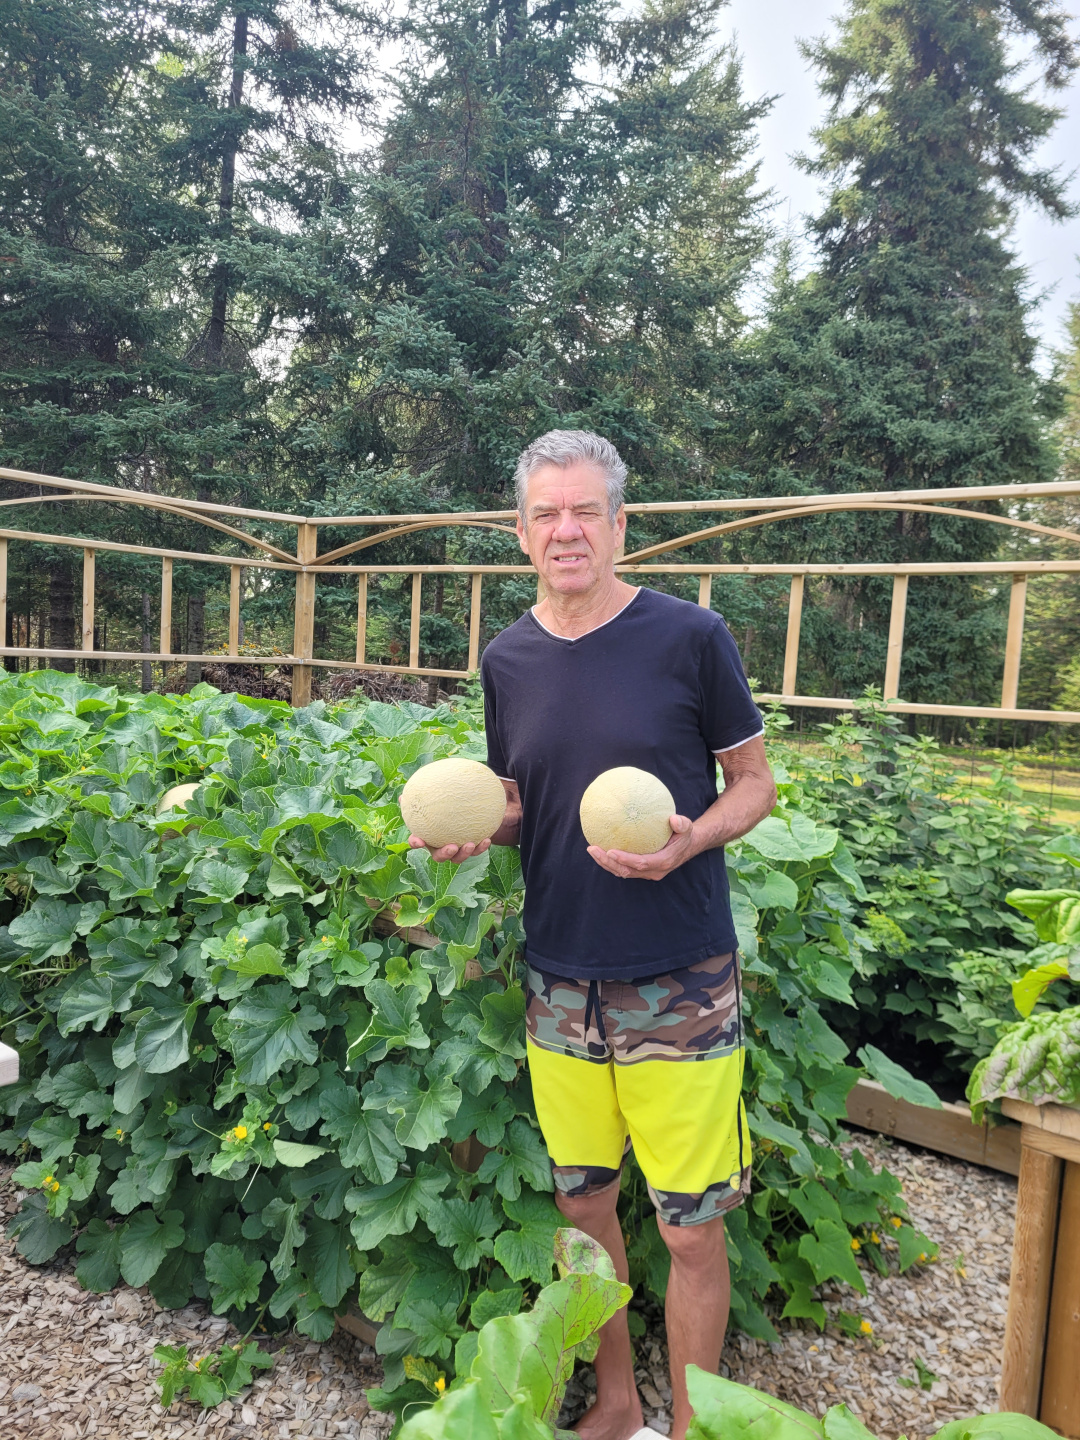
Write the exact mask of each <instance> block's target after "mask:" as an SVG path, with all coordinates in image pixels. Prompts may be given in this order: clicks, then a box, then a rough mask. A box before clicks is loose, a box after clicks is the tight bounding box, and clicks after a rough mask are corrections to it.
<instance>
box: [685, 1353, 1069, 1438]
mask: <svg viewBox="0 0 1080 1440" xmlns="http://www.w3.org/2000/svg"><path fill="white" fill-rule="evenodd" d="M917 1363H920V1362H917ZM921 1368H922V1370H926V1367H925V1366H922V1367H921ZM926 1373H927V1375H929V1374H930V1373H931V1372H930V1371H929V1370H926ZM920 1375H921V1370H920ZM686 1381H687V1388H688V1389H689V1392H690V1404H691V1405H692V1406H693V1409H694V1418H693V1419H692V1420H691V1421H690V1429H689V1430H688V1431H687V1437H688V1440H743V1437H749V1436H754V1437H756V1440H762V1437H764V1440H873V1435H872V1433H871V1432H870V1431H869V1430H868V1429H867V1428H866V1426H865V1425H864V1424H863V1423H862V1421H861V1420H859V1419H857V1418H856V1416H855V1415H853V1414H852V1412H851V1411H850V1410H849V1409H848V1407H847V1406H846V1405H832V1406H830V1407H829V1409H828V1410H826V1411H825V1414H824V1415H823V1416H822V1418H821V1419H820V1420H818V1419H816V1418H815V1416H813V1415H810V1414H809V1413H808V1412H807V1411H805V1410H799V1409H797V1408H796V1407H795V1406H794V1405H788V1404H786V1403H785V1402H784V1401H783V1400H777V1399H775V1398H774V1397H773V1396H772V1395H766V1394H765V1393H764V1392H763V1391H761V1390H753V1389H751V1388H750V1386H749V1385H738V1384H736V1383H735V1381H734V1380H724V1379H723V1378H722V1377H721V1376H719V1375H709V1374H706V1372H705V1371H704V1370H699V1369H698V1367H697V1366H696V1365H688V1366H687V1367H686ZM1053 1434H1054V1432H1053V1431H1052V1430H1050V1429H1048V1428H1047V1427H1046V1426H1045V1425H1040V1423H1039V1422H1038V1420H1032V1419H1031V1418H1030V1417H1029V1416H1027V1415H1015V1414H1011V1413H1008V1412H1006V1413H1004V1414H999V1413H997V1412H995V1413H993V1414H990V1415H976V1416H973V1417H972V1419H970V1420H951V1421H950V1422H949V1424H948V1425H943V1426H942V1427H941V1429H940V1430H938V1431H936V1432H935V1433H934V1435H932V1436H931V1437H930V1440H980V1437H984V1436H985V1437H986V1440H1051V1437H1052V1436H1053Z"/></svg>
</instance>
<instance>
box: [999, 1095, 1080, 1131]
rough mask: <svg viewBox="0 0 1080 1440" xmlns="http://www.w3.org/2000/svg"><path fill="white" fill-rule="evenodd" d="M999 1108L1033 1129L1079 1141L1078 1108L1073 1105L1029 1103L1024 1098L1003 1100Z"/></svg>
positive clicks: (1079, 1114)
mask: <svg viewBox="0 0 1080 1440" xmlns="http://www.w3.org/2000/svg"><path fill="white" fill-rule="evenodd" d="M1001 1108H1002V1110H1003V1111H1004V1112H1005V1114H1006V1115H1009V1116H1011V1117H1012V1119H1013V1120H1019V1121H1020V1123H1021V1124H1023V1125H1030V1126H1031V1127H1032V1129H1034V1130H1045V1131H1046V1132H1047V1134H1048V1135H1064V1136H1066V1137H1067V1138H1068V1139H1070V1140H1078V1141H1080V1108H1077V1107H1076V1106H1075V1105H1054V1104H1052V1103H1051V1104H1049V1105H1029V1104H1028V1102H1027V1101H1026V1100H1003V1101H1002V1102H1001Z"/></svg>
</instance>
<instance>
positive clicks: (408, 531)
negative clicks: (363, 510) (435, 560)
mask: <svg viewBox="0 0 1080 1440" xmlns="http://www.w3.org/2000/svg"><path fill="white" fill-rule="evenodd" d="M454 525H468V526H469V527H470V528H472V529H475V530H501V531H502V532H503V534H505V535H512V536H514V538H515V539H516V538H517V531H516V530H515V529H513V528H512V526H510V525H496V524H495V523H494V521H491V520H473V519H471V518H469V519H462V520H447V519H446V518H445V516H440V517H439V518H438V519H437V520H433V521H431V522H428V521H426V520H425V521H420V520H417V521H415V522H414V523H412V524H409V525H399V526H398V527H397V529H396V530H382V531H380V532H379V534H378V535H367V536H365V537H364V539H363V540H354V541H353V543H352V544H351V545H341V546H339V548H338V549H337V550H331V551H329V552H328V553H327V554H325V555H319V556H317V557H316V560H315V563H316V564H317V565H329V564H330V562H331V561H332V560H340V559H341V557H342V556H343V555H352V554H354V553H355V552H356V551H357V550H367V549H369V548H370V547H371V546H372V545H381V544H382V542H383V541H384V540H397V539H398V538H399V536H401V535H416V534H418V533H419V532H420V531H422V530H440V529H442V528H444V527H445V528H447V529H449V528H450V527H451V526H454Z"/></svg>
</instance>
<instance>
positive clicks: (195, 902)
mask: <svg viewBox="0 0 1080 1440" xmlns="http://www.w3.org/2000/svg"><path fill="white" fill-rule="evenodd" d="M477 718H478V717H477V716H476V712H475V707H470V708H469V709H467V710H465V711H464V712H463V713H459V712H455V711H452V710H450V709H449V708H447V707H439V708H438V709H435V710H429V709H425V708H423V707H420V706H409V705H402V706H389V705H380V704H374V703H372V704H366V705H357V704H346V705H343V706H339V707H336V708H328V707H326V706H325V705H323V704H315V705H312V706H309V707H308V708H307V709H305V710H299V711H294V710H292V709H291V708H290V707H289V706H287V705H284V704H281V703H278V702H275V701H267V700H251V699H244V698H242V697H238V696H227V695H220V694H218V693H217V692H216V691H213V690H212V689H211V688H210V687H200V688H197V689H196V690H195V691H193V692H192V693H191V694H190V695H186V696H157V695H148V696H145V697H135V696H130V697H123V696H120V695H119V694H118V693H117V692H116V690H114V689H109V688H102V687H98V686H95V685H91V684H87V683H85V682H83V681H81V680H79V679H77V678H76V677H74V676H72V675H59V674H56V673H54V672H48V671H44V672H42V671H39V672H32V673H30V674H27V675H22V676H9V677H6V678H3V679H2V680H0V737H2V739H3V745H4V751H3V757H2V758H0V869H2V871H3V874H4V877H5V886H4V889H3V891H2V892H0V1033H2V1034H3V1038H4V1040H5V1041H6V1042H7V1043H9V1044H14V1045H16V1046H17V1048H18V1049H19V1051H20V1057H21V1062H22V1075H21V1079H20V1081H19V1083H18V1084H17V1085H15V1086H12V1087H9V1088H7V1089H5V1090H3V1091H0V1126H2V1128H0V1150H3V1151H4V1152H6V1153H9V1154H12V1155H14V1156H15V1157H16V1159H17V1160H18V1161H19V1167H18V1170H17V1175H18V1179H19V1183H20V1184H22V1185H23V1186H24V1187H26V1188H27V1189H28V1190H29V1192H30V1193H29V1195H28V1197H27V1199H26V1200H25V1202H24V1203H23V1206H22V1209H21V1211H20V1213H19V1214H18V1215H17V1216H16V1217H15V1218H14V1220H13V1222H12V1224H11V1227H10V1231H11V1234H12V1235H13V1236H14V1238H15V1240H16V1243H17V1245H18V1247H19V1250H20V1252H21V1253H22V1254H23V1255H24V1256H25V1257H26V1258H27V1259H28V1260H30V1261H32V1262H34V1263H43V1262H45V1261H47V1260H49V1259H50V1258H52V1256H54V1255H55V1254H56V1253H57V1252H58V1250H60V1249H61V1248H62V1247H64V1246H66V1245H69V1244H71V1243H74V1246H75V1252H76V1262H77V1263H76V1273H77V1275H78V1278H79V1279H80V1281H81V1283H83V1284H84V1285H86V1286H88V1287H90V1288H93V1289H96V1290H108V1289H109V1288H111V1287H112V1286H114V1285H115V1284H116V1283H117V1282H118V1280H119V1279H120V1278H123V1279H124V1280H126V1281H127V1282H128V1283H130V1284H133V1285H137V1286H142V1285H147V1286H149V1288H150V1291H151V1293H152V1294H153V1295H154V1296H155V1298H156V1299H157V1300H158V1302H159V1303H160V1304H162V1305H166V1306H179V1305H183V1304H186V1303H187V1302H188V1301H189V1300H190V1299H191V1298H192V1297H198V1298H199V1299H202V1300H205V1301H206V1302H207V1303H208V1304H209V1305H210V1307H211V1308H212V1310H213V1311H214V1312H215V1313H217V1314H227V1315H229V1316H230V1317H231V1318H232V1319H233V1320H234V1321H235V1322H236V1324H237V1325H238V1327H239V1329H240V1330H241V1333H244V1332H245V1331H250V1330H251V1327H252V1326H253V1325H254V1324H256V1323H261V1324H263V1325H264V1326H266V1327H267V1328H268V1329H271V1330H272V1329H274V1328H275V1327H285V1326H288V1325H292V1326H295V1327H296V1328H297V1329H298V1330H299V1331H300V1332H301V1333H303V1334H306V1335H309V1336H311V1337H312V1338H314V1339H316V1340H322V1339H325V1338H326V1337H327V1336H328V1335H329V1334H330V1332H331V1330H332V1328H333V1325H334V1315H335V1312H336V1311H339V1310H341V1308H342V1307H343V1306H344V1305H345V1304H346V1303H347V1302H355V1303H356V1304H358V1305H359V1307H360V1308H361V1309H362V1310H363V1311H364V1312H365V1313H366V1314H367V1315H368V1316H369V1317H371V1318H372V1319H373V1320H374V1321H375V1322H376V1323H378V1324H379V1325H380V1330H379V1335H378V1342H377V1349H378V1351H379V1354H380V1355H381V1357H382V1360H383V1365H384V1370H385V1387H386V1391H387V1394H388V1395H389V1396H390V1397H391V1400H390V1403H392V1404H398V1403H400V1404H401V1405H403V1404H405V1403H406V1402H407V1400H408V1398H409V1397H412V1398H416V1386H417V1385H419V1386H420V1387H421V1390H422V1391H423V1393H425V1394H427V1393H429V1392H428V1391H426V1390H424V1387H423V1380H422V1378H419V1377H423V1376H424V1375H427V1378H428V1380H430V1379H431V1375H430V1373H429V1372H428V1371H427V1370H425V1368H424V1367H425V1366H430V1367H434V1369H435V1371H436V1373H437V1372H439V1371H442V1372H444V1373H445V1374H448V1375H453V1374H455V1373H458V1371H459V1370H460V1368H461V1364H460V1362H461V1360H462V1357H464V1356H465V1355H466V1354H467V1349H466V1350H461V1349H460V1346H461V1345H462V1344H466V1346H467V1344H469V1343H472V1340H470V1338H469V1337H473V1338H475V1335H476V1332H477V1330H478V1329H480V1328H482V1327H483V1325H484V1324H486V1323H487V1321H488V1320H490V1319H492V1318H493V1317H495V1316H511V1315H514V1314H517V1313H518V1312H519V1311H520V1310H521V1309H522V1308H523V1307H525V1306H527V1305H528V1303H529V1301H530V1299H531V1298H533V1297H535V1295H536V1294H537V1292H538V1291H539V1289H540V1288H542V1287H543V1286H545V1285H546V1284H548V1283H549V1282H550V1280H551V1278H552V1269H553V1261H552V1240H553V1237H554V1235H555V1232H556V1230H557V1229H558V1227H559V1224H560V1217H559V1213H558V1211H557V1209H556V1207H555V1205H554V1202H553V1200H552V1198H551V1190H552V1182H551V1175H550V1167H549V1164H548V1160H547V1155H546V1152H545V1150H544V1146H543V1141H542V1139H541V1136H540V1133H539V1130H538V1128H537V1125H536V1121H535V1116H534V1113H533V1109H532V1103H531V1098H530V1093H529V1087H528V1083H527V1079H526V1077H525V1076H524V1074H523V1070H522V1062H523V1058H524V1043H523V1031H524V994H523V991H522V988H521V971H522V968H523V965H522V961H521V950H522V942H523V938H524V937H523V932H522V926H521V921H520V919H519V910H520V897H521V874H520V868H519V865H518V859H517V854H516V852H515V851H512V850H508V849H501V848H495V849H493V850H491V851H489V852H488V853H487V854H485V855H482V856H480V857H476V858H475V859H473V860H471V861H469V862H467V863H466V864H464V865H462V866H460V867H456V868H455V867H451V866H443V865H434V864H432V862H431V861H430V858H429V857H428V856H427V855H426V853H419V852H410V851H409V850H408V846H407V843H406V832H405V828H404V826H403V825H402V822H401V816H400V811H399V809H398V806H397V795H398V793H399V791H400V788H401V786H402V784H403V783H404V781H405V779H406V778H407V777H408V776H409V775H410V774H411V773H412V772H413V770H415V768H416V767H417V766H418V765H421V764H424V763H426V762H427V761H428V760H430V759H432V758H436V757H438V756H441V755H444V754H449V753H452V752H456V753H465V754H477V753H480V754H482V753H483V750H482V745H483V737H482V735H481V734H480V733H479V732H478V731H477V730H476V728H475V724H476V722H477ZM191 780H198V781H201V784H200V786H199V789H198V790H197V792H196V794H195V796H194V798H193V799H192V801H191V802H190V804H189V805H188V807H187V809H186V811H184V812H179V811H175V810H174V811H170V812H167V813H164V814H162V815H158V814H157V810H156V807H157V804H158V802H159V799H160V797H161V795H162V794H163V792H164V791H165V790H167V789H168V788H169V787H171V786H172V785H174V784H177V783H182V782H185V781H191ZM782 789H783V790H784V795H783V800H782V804H781V805H780V807H779V808H778V810H777V813H776V815H775V816H774V817H772V818H771V819H770V820H768V821H766V822H765V824H764V825H763V826H761V827H759V829H758V830H757V831H756V832H755V833H754V835H753V836H750V837H747V839H746V840H745V841H743V842H742V844H741V845H739V846H737V847H733V849H732V856H731V874H732V890H733V896H734V899H735V905H736V913H737V917H738V925H739V933H740V937H741V943H742V946H743V949H744V952H745V956H746V986H747V989H746V995H745V1009H746V1024H747V1044H748V1064H747V1070H746V1085H745V1100H746V1105H747V1110H748V1114H749V1117H750V1124H751V1128H752V1130H753V1131H754V1134H755V1142H756V1147H757V1155H756V1159H755V1191H754V1194H753V1196H752V1199H751V1201H750V1203H749V1204H748V1205H747V1206H744V1207H742V1208H741V1209H740V1210H738V1211H736V1212H734V1214H733V1215H732V1216H731V1217H730V1219H729V1222H728V1233H729V1236H730V1246H731V1254H732V1259H733V1264H734V1272H735V1274H734V1280H735V1287H734V1288H735V1299H734V1307H735V1316H736V1320H737V1323H739V1324H740V1325H742V1326H743V1327H744V1328H746V1329H748V1330H750V1331H751V1333H754V1334H756V1335H761V1336H766V1337H770V1338H771V1337H772V1336H773V1334H774V1333H775V1332H774V1330H773V1328H772V1324H771V1322H770V1320H769V1319H768V1317H767V1315H766V1312H765V1308H764V1301H765V1300H766V1298H767V1297H769V1295H770V1292H772V1298H773V1299H776V1298H779V1300H780V1301H781V1302H782V1306H783V1308H784V1311H785V1313H786V1314H787V1315H789V1316H798V1315H806V1316H809V1317H811V1318H813V1319H815V1320H817V1322H818V1323H822V1321H823V1319H824V1314H823V1311H822V1308H821V1306H820V1303H819V1302H818V1301H817V1300H816V1299H815V1297H814V1294H813V1291H814V1288H815V1287H816V1286H817V1285H819V1284H821V1283H823V1282H825V1281H828V1280H831V1279H842V1280H845V1281H847V1282H849V1283H850V1284H852V1285H853V1286H854V1287H855V1288H856V1289H860V1288H862V1286H863V1281H862V1275H861V1269H860V1267H861V1265H862V1264H864V1263H870V1264H873V1265H875V1266H878V1267H880V1266H883V1265H884V1266H888V1265H899V1266H900V1268H907V1267H908V1266H910V1265H912V1264H917V1263H920V1256H924V1257H925V1256H926V1255H928V1254H930V1253H932V1251H933V1246H932V1245H931V1243H930V1241H929V1240H927V1239H926V1237H925V1236H922V1235H920V1234H919V1233H918V1232H917V1231H915V1230H914V1229H913V1228H912V1226H911V1225H910V1224H908V1223H907V1220H906V1211H905V1209H904V1206H903V1202H902V1200H901V1198H900V1193H899V1182H898V1181H897V1180H896V1179H895V1177H893V1176H892V1175H890V1174H889V1173H888V1172H887V1171H886V1170H875V1169H873V1168H872V1167H871V1166H870V1165H869V1164H867V1163H866V1161H865V1160H864V1159H863V1157H862V1156H861V1155H860V1154H859V1153H857V1152H856V1153H855V1154H853V1155H851V1156H850V1158H848V1157H846V1156H845V1154H844V1153H843V1152H842V1151H841V1149H840V1148H839V1145H838V1141H839V1140H840V1138H841V1132H840V1128H839V1122H840V1120H841V1119H842V1117H843V1115H844V1113H845V1111H844V1102H845V1098H846V1095H847V1092H848V1090H849V1089H850V1087H851V1085H852V1084H853V1083H854V1081H855V1079H856V1078H857V1077H858V1076H859V1075H860V1074H862V1073H864V1072H863V1070H862V1068H861V1066H858V1065H855V1064H849V1063H847V1060H848V1053H849V1047H848V1044H847V1043H846V1042H845V1040H844V1039H843V1038H842V1037H841V1036H840V1035H839V1034H838V1033H837V1032H836V1030H835V1029H833V1028H832V1027H831V1025H830V1024H829V1023H828V1020H827V1019H826V1016H825V1008H826V1006H828V1005H831V1004H835V1005H840V1006H843V1005H845V1004H849V1005H850V1002H851V999H852V997H853V990H852V984H853V982H855V981H857V977H858V973H859V966H860V965H861V964H862V955H863V942H862V940H861V939H860V929H859V925H858V906H859V905H860V904H861V903H862V902H861V900H860V896H861V893H862V882H861V880H860V877H859V875H858V873H857V867H856V866H855V865H854V864H853V862H852V856H851V852H850V847H848V846H846V845H845V842H844V841H843V839H842V837H841V836H840V834H839V832H838V829H837V827H836V826H832V825H829V824H826V823H824V822H823V821H817V820H814V819H812V818H809V817H807V816H806V815H804V814H803V813H802V811H801V809H800V805H799V792H798V788H797V787H796V786H794V785H792V784H790V783H787V782H785V784H784V785H783V786H782ZM395 909H396V923H397V925H398V926H399V927H400V926H403V925H407V926H409V927H423V929H424V932H427V938H426V939H424V943H422V944H418V943H414V941H410V940H409V938H408V937H407V936H405V935H402V934H396V933H393V929H392V926H390V925H389V924H388V923H386V919H385V915H384V920H383V921H380V922H379V923H378V924H376V917H377V916H378V915H379V914H380V912H387V911H388V910H389V911H393V910H395ZM388 932H389V933H388ZM410 933H411V934H412V935H413V936H414V937H415V936H416V935H417V934H418V933H420V936H421V938H422V939H423V932H418V931H417V930H416V929H415V928H414V929H412V930H411V931H410ZM863 1059H864V1061H865V1063H866V1064H867V1065H869V1066H870V1067H871V1069H873V1070H874V1073H876V1074H878V1075H879V1076H883V1077H884V1079H885V1081H886V1083H889V1084H891V1085H893V1086H896V1085H900V1086H908V1085H910V1084H911V1083H912V1082H911V1077H910V1076H907V1075H906V1074H905V1072H903V1071H902V1070H901V1069H899V1068H898V1067H893V1069H892V1070H888V1069H883V1068H882V1060H883V1059H884V1057H883V1056H881V1055H880V1053H875V1052H874V1051H873V1050H872V1048H871V1047H869V1046H867V1047H866V1048H865V1050H864V1052H863ZM875 1067H876V1068H875ZM473 1167H476V1168H473ZM621 1206H622V1211H623V1219H624V1224H625V1227H626V1229H627V1232H628V1233H629V1235H630V1237H631V1245H630V1249H631V1253H632V1257H633V1260H632V1263H633V1280H634V1283H635V1285H641V1286H645V1287H648V1288H649V1289H650V1290H651V1291H652V1293H653V1294H654V1295H656V1296H657V1297H662V1296H663V1293H664V1289H665V1285H666V1273H667V1272H666V1260H667V1252H666V1250H665V1248H664V1246H663V1243H662V1241H661V1239H660V1236H659V1233H658V1230H657V1227H656V1221H655V1217H654V1213H653V1210H652V1206H651V1204H650V1202H649V1201H648V1197H647V1194H646V1192H645V1188H644V1184H643V1181H642V1179H641V1176H640V1173H639V1172H637V1171H636V1170H635V1169H634V1167H632V1166H631V1167H628V1169H627V1174H626V1178H625V1187H624V1192H623V1195H622V1198H621ZM879 1232H880V1235H881V1237H883V1238H882V1239H881V1241H880V1244H878V1243H875V1242H874V1240H873V1236H874V1235H875V1234H878V1233H879ZM410 1357H411V1358H410ZM470 1363H471V1361H470ZM465 1368H467V1366H466V1367H465ZM215 1373H217V1372H215ZM199 1388H200V1387H199V1386H197V1387H196V1389H197V1390H199ZM189 1393H190V1387H189Z"/></svg>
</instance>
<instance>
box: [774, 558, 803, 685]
mask: <svg viewBox="0 0 1080 1440" xmlns="http://www.w3.org/2000/svg"><path fill="white" fill-rule="evenodd" d="M805 588H806V576H805V575H792V577H791V590H790V592H789V594H788V608H787V639H786V641H785V642H784V679H783V683H782V684H781V687H780V692H781V694H783V695H795V694H797V693H798V692H797V691H796V689H795V677H796V675H797V673H798V669H799V635H800V632H801V631H802V605H803V591H804V589H805Z"/></svg>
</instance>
